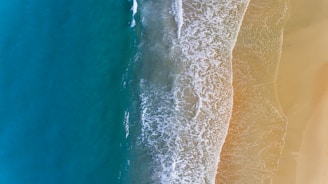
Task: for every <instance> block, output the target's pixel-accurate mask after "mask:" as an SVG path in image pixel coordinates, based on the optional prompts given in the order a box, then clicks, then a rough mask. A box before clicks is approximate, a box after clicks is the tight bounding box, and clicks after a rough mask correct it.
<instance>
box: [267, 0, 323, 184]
mask: <svg viewBox="0 0 328 184" xmlns="http://www.w3.org/2000/svg"><path fill="white" fill-rule="evenodd" d="M291 8H292V11H291V17H290V20H289V22H288V24H287V25H286V28H285V30H286V31H285V34H284V45H283V52H282V58H281V64H280V68H279V73H278V80H277V90H278V96H279V99H280V102H281V105H282V107H283V111H284V113H285V114H286V116H287V117H288V129H287V134H286V139H285V141H286V143H285V147H284V150H283V154H282V157H281V159H280V164H279V168H278V172H277V174H276V175H275V177H274V179H273V184H284V183H288V184H326V183H328V177H327V176H328V141H327V140H328V90H327V89H328V52H327V49H328V12H327V11H326V10H327V9H328V1H319V0H316V1H311V2H306V1H305V0H297V2H296V0H294V1H291Z"/></svg>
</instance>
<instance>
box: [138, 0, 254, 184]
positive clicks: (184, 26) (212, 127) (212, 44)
mask: <svg viewBox="0 0 328 184" xmlns="http://www.w3.org/2000/svg"><path fill="white" fill-rule="evenodd" d="M248 1H249V0H235V1H230V0H208V1H203V2H201V1H194V0H190V1H188V2H186V3H183V2H182V1H179V0H174V1H173V2H172V3H173V5H172V6H171V7H175V8H173V10H174V16H175V17H174V19H175V21H176V24H177V25H178V38H179V39H173V40H171V42H167V43H169V44H171V45H165V46H167V47H169V48H170V49H169V51H170V52H167V54H168V55H169V56H168V57H167V58H170V62H168V63H167V64H170V65H174V66H175V67H176V68H179V70H178V73H176V74H175V75H174V79H173V82H172V83H173V84H174V85H173V86H170V87H166V86H161V83H156V82H152V81H157V80H154V79H153V78H154V77H156V76H157V75H149V76H151V77H153V78H149V80H148V79H147V78H145V79H143V80H141V81H140V89H141V91H142V93H141V94H140V99H141V111H140V113H141V122H142V130H141V131H142V133H141V136H140V140H141V143H142V144H143V145H145V146H146V147H147V151H148V153H149V154H150V155H151V157H152V159H153V165H152V168H153V173H152V179H151V180H152V181H151V182H150V183H152V182H156V183H164V184H166V183H171V184H176V183H177V184H189V183H197V184H202V183H214V181H215V175H216V171H217V166H218V162H219V154H220V152H221V148H222V145H223V143H224V141H225V137H226V135H227V130H228V126H229V121H230V117H231V111H232V95H233V94H232V93H233V91H232V69H231V66H232V64H231V61H232V49H233V47H234V44H235V41H236V39H237V34H238V32H239V28H240V25H241V21H242V18H243V15H244V13H245V11H246V7H247V5H248ZM151 3H152V2H151ZM147 5H148V6H149V8H148V9H147V11H148V13H149V11H158V10H157V9H155V8H152V6H151V5H149V4H147ZM182 7H183V8H184V10H183V9H182ZM177 10H179V11H177ZM177 12H180V14H179V13H177ZM141 13H142V12H141ZM154 14H155V13H154ZM149 15H153V14H152V13H149ZM159 15H160V14H159ZM177 17H178V18H177ZM143 18H145V19H147V17H143ZM159 18H161V16H159ZM165 20H169V19H167V15H166V17H165ZM150 22H151V21H148V24H145V25H144V27H145V29H146V28H147V26H151V25H150V24H149V23H150ZM162 22H164V21H162ZM160 25H164V26H166V25H170V24H169V23H168V24H160ZM158 29H163V30H165V29H175V28H174V27H173V28H171V27H170V28H167V27H164V28H158ZM149 30H151V29H149ZM162 37H165V35H163V36H162ZM162 37H160V36H158V35H156V37H152V40H151V41H154V38H158V40H157V41H158V43H156V44H163V39H162ZM155 41H156V40H155ZM144 45H152V44H144ZM159 48H166V47H159ZM152 49H154V48H152ZM145 52H150V49H149V48H146V49H145ZM154 59H156V61H158V60H159V59H160V58H158V56H156V57H154ZM163 62H164V61H163ZM155 64H156V62H155V61H154V62H153V63H152V65H155ZM152 72H153V71H152ZM161 80H162V79H161ZM167 80H169V79H167ZM165 84H166V83H165Z"/></svg>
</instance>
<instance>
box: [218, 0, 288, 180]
mask: <svg viewBox="0 0 328 184" xmlns="http://www.w3.org/2000/svg"><path fill="white" fill-rule="evenodd" d="M287 6H288V3H287V1H285V0H278V1H277V0H265V1H263V0H253V1H250V5H249V8H248V10H247V12H246V14H245V17H244V21H243V24H242V26H241V30H240V32H239V35H238V39H237V43H236V45H235V48H234V51H233V88H234V105H233V113H232V118H231V121H230V126H229V131H228V136H227V138H226V141H225V144H224V146H223V150H222V152H221V155H220V159H221V161H220V164H219V168H218V174H217V177H216V183H217V184H235V183H236V184H240V183H242V184H258V183H270V182H271V178H272V176H273V174H274V171H275V170H276V168H277V167H278V160H279V158H280V154H281V151H282V147H283V144H284V136H285V131H286V123H287V121H286V118H285V116H284V114H283V112H282V109H281V107H280V104H279V101H278V99H277V95H276V90H275V88H276V75H277V69H278V66H279V61H280V56H281V46H282V36H283V26H284V25H285V22H286V19H287V17H288V9H287Z"/></svg>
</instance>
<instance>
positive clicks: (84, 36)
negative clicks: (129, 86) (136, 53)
mask: <svg viewBox="0 0 328 184" xmlns="http://www.w3.org/2000/svg"><path fill="white" fill-rule="evenodd" d="M130 6H131V3H130V2H128V1H108V0H106V1H103V0H100V1H97V2H95V1H91V0H83V1H77V0H70V1H66V0H58V1H39V0H12V1H1V2H0V14H1V17H2V18H1V21H0V163H1V164H0V183H6V184H23V183H24V184H28V183H31V184H32V183H33V184H37V183H42V184H52V183H53V184H58V183H62V184H65V183H67V184H68V183H81V184H82V183H94V184H105V183H120V180H121V179H120V173H121V170H122V168H124V163H125V159H126V151H125V142H126V139H125V126H124V111H125V109H126V108H127V107H128V104H127V103H128V101H129V100H128V98H129V95H128V91H127V90H126V89H124V87H123V85H122V84H123V75H124V74H125V73H126V68H127V66H128V63H129V58H130V53H131V51H132V49H131V46H132V45H131V44H130V43H131V41H130V40H131V39H132V37H131V36H130V34H131V30H130V25H129V24H128V22H129V21H130Z"/></svg>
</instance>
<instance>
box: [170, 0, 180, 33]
mask: <svg viewBox="0 0 328 184" xmlns="http://www.w3.org/2000/svg"><path fill="white" fill-rule="evenodd" d="M172 5H173V6H172V10H173V12H174V16H175V17H174V19H175V22H176V24H177V27H178V31H177V35H178V38H180V35H181V28H182V25H183V7H182V0H175V1H174V3H173V4H172Z"/></svg>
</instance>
